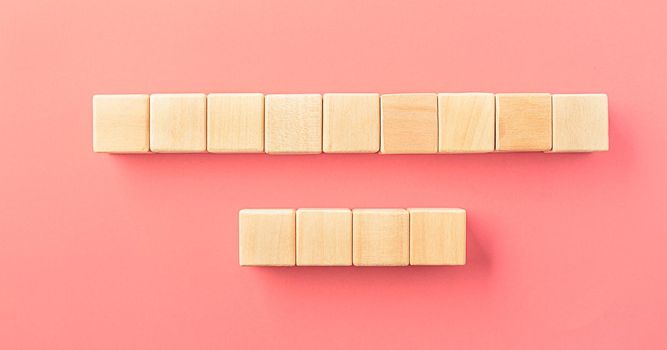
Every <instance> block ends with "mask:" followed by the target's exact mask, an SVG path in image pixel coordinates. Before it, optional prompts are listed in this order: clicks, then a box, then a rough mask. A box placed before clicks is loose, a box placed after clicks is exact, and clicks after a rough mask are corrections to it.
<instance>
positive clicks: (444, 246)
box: [408, 208, 466, 265]
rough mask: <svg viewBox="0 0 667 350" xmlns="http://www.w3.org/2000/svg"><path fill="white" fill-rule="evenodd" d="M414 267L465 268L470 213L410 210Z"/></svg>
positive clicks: (411, 256)
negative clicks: (446, 266)
mask: <svg viewBox="0 0 667 350" xmlns="http://www.w3.org/2000/svg"><path fill="white" fill-rule="evenodd" d="M408 211H409V212H410V265H465V262H466V212H465V210H463V209H436V208H420V209H416V208H410V209H408Z"/></svg>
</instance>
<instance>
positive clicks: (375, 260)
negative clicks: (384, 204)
mask: <svg viewBox="0 0 667 350" xmlns="http://www.w3.org/2000/svg"><path fill="white" fill-rule="evenodd" d="M352 215H353V219H352V242H353V243H352V250H353V262H354V265H355V266H407V265H408V264H409V263H410V248H409V246H410V228H409V221H410V216H409V214H408V211H407V210H405V209H354V210H353V211H352Z"/></svg>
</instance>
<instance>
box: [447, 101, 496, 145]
mask: <svg viewBox="0 0 667 350" xmlns="http://www.w3.org/2000/svg"><path fill="white" fill-rule="evenodd" d="M438 126H439V133H438V134H439V143H438V150H439V151H440V152H441V153H482V152H493V151H494V150H495V129H496V117H495V97H494V95H493V94H487V93H458V94H450V93H442V94H438Z"/></svg>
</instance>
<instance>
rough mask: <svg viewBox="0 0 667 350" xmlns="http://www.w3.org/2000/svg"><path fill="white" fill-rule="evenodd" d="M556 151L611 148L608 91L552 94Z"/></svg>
mask: <svg viewBox="0 0 667 350" xmlns="http://www.w3.org/2000/svg"><path fill="white" fill-rule="evenodd" d="M551 103H552V104H553V149H552V151H553V152H593V151H607V150H609V130H608V129H609V116H608V110H607V109H608V107H607V95H605V94H558V95H553V96H552V102H551Z"/></svg>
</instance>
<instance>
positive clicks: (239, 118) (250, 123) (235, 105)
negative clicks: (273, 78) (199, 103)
mask: <svg viewBox="0 0 667 350" xmlns="http://www.w3.org/2000/svg"><path fill="white" fill-rule="evenodd" d="M206 115H207V127H206V133H207V135H206V136H207V137H206V142H207V147H206V149H207V150H208V151H209V152H215V153H261V152H263V151H264V95H263V94H243V93H239V94H209V95H208V97H207V108H206Z"/></svg>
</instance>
